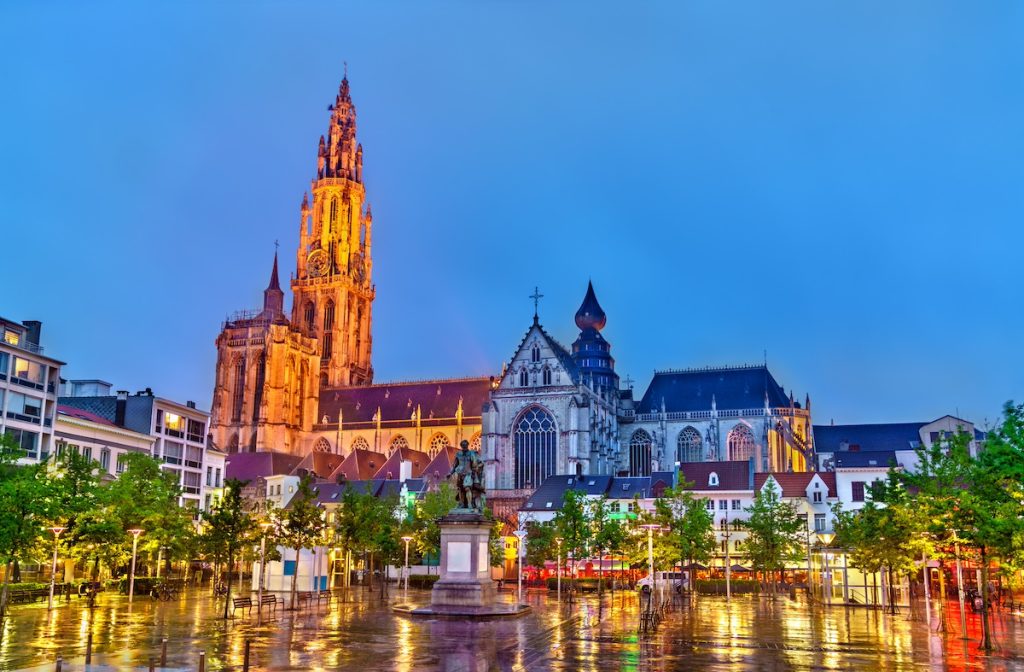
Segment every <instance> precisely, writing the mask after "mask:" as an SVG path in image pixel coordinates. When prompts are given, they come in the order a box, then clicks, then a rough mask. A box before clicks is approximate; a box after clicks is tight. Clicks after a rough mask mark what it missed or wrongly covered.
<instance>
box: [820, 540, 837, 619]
mask: <svg viewBox="0 0 1024 672" xmlns="http://www.w3.org/2000/svg"><path fill="white" fill-rule="evenodd" d="M817 536H818V541H820V542H821V545H822V547H823V551H822V555H823V556H824V557H825V579H824V580H823V581H822V582H821V583H822V587H823V588H824V589H825V590H826V591H827V592H826V597H825V604H827V605H829V606H831V605H832V575H831V574H830V573H829V568H828V547H829V544H831V543H832V540H833V539H835V538H836V535H834V534H832V533H831V532H818V534H817Z"/></svg>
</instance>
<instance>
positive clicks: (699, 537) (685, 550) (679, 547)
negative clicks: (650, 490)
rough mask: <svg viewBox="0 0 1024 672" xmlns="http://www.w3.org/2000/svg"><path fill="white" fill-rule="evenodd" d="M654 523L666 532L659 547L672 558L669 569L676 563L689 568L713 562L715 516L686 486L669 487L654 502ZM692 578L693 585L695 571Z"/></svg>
mask: <svg viewBox="0 0 1024 672" xmlns="http://www.w3.org/2000/svg"><path fill="white" fill-rule="evenodd" d="M654 522H656V523H657V524H659V525H661V526H662V528H663V530H664V532H663V534H662V535H661V536H660V537H659V543H658V547H659V549H661V553H662V554H664V555H667V556H668V557H669V558H670V560H669V563H668V566H671V565H674V564H675V563H676V562H679V564H680V566H685V565H689V564H692V563H694V562H703V563H706V562H709V561H710V560H711V555H712V553H714V551H715V530H714V526H715V521H714V514H713V513H712V512H711V511H710V510H709V509H708V508H707V507H706V506H705V505H704V500H703V499H697V498H696V497H694V496H693V493H692V492H691V491H689V490H687V489H685V487H684V485H683V484H680V486H679V487H676V488H668V489H667V490H665V492H664V494H663V495H662V496H661V497H658V498H657V499H655V500H654ZM689 575H690V585H691V586H693V585H695V584H694V581H693V570H690V572H689Z"/></svg>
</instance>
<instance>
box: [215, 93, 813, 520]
mask: <svg viewBox="0 0 1024 672" xmlns="http://www.w3.org/2000/svg"><path fill="white" fill-rule="evenodd" d="M329 109H330V113H331V115H330V122H329V126H328V131H327V134H326V135H325V136H321V138H320V142H319V146H318V150H317V163H316V172H315V178H314V179H313V181H312V185H311V189H310V193H311V194H312V203H310V201H309V197H308V195H307V196H304V197H303V199H302V205H301V208H300V220H299V249H298V251H297V253H296V257H295V272H294V275H293V276H292V279H291V291H292V305H291V311H290V314H286V312H285V307H284V306H285V301H284V298H285V297H284V291H283V290H282V289H281V285H280V279H279V273H278V258H277V254H276V253H275V255H274V260H273V266H272V269H271V273H270V279H269V282H268V285H267V288H266V289H265V290H264V292H263V307H262V309H259V310H250V311H241V312H238V313H236V314H235V315H234V316H232V317H231V318H230V319H228V320H226V321H225V322H224V324H223V327H222V330H221V333H220V334H219V336H218V337H217V340H216V346H217V370H216V381H215V388H214V394H213V405H212V419H211V433H212V440H213V443H214V445H215V446H216V447H218V448H220V449H222V450H225V451H227V452H228V453H232V454H238V453H268V452H269V453H274V454H283V455H287V456H290V457H291V458H293V461H287V460H286V461H284V462H282V464H287V465H289V467H288V468H290V469H293V470H297V469H306V470H307V471H309V472H312V473H314V474H315V475H316V476H318V477H320V478H323V479H329V480H331V481H338V480H341V479H348V480H367V479H378V480H379V479H390V478H398V477H399V474H400V473H401V474H403V475H405V476H407V477H412V478H425V479H427V481H433V482H436V481H437V480H439V479H440V478H442V477H443V476H444V475H445V474H446V473H447V470H448V468H450V464H451V459H452V455H453V453H454V447H455V446H457V445H458V443H459V442H460V441H462V440H463V439H465V440H467V441H469V442H470V445H471V447H472V448H473V449H474V450H479V451H480V452H481V456H482V457H483V460H484V463H485V469H486V484H487V488H488V498H489V501H490V502H491V505H492V506H493V507H494V509H495V511H496V513H499V514H501V513H502V512H504V513H508V514H509V515H512V514H513V512H514V511H516V510H518V507H519V505H520V504H522V502H524V501H525V499H526V498H527V497H529V495H530V494H531V493H532V492H533V490H534V489H536V488H537V487H539V486H540V484H541V483H543V481H544V479H546V478H547V477H548V476H551V475H553V474H617V475H625V476H648V475H650V474H651V473H652V472H659V471H672V470H675V469H678V468H679V465H680V464H683V463H688V462H709V461H746V462H752V464H753V467H754V469H753V470H756V471H806V470H808V469H810V468H812V467H811V465H813V450H814V448H813V446H814V440H813V435H812V432H811V417H810V398H809V397H805V400H804V402H803V403H802V404H801V403H799V402H797V401H795V400H794V397H793V394H792V393H790V394H788V395H787V394H786V393H785V392H784V390H783V388H782V386H781V385H779V383H778V382H777V381H776V380H775V378H774V377H773V376H772V374H771V373H770V372H769V370H768V367H767V366H766V365H752V366H734V367H717V368H713V367H709V368H695V369H678V370H665V371H656V372H655V373H654V375H653V378H652V379H651V381H650V383H649V384H648V386H647V388H646V390H645V391H644V393H643V396H642V397H640V398H639V399H637V398H634V394H633V388H632V386H626V387H623V386H622V384H621V383H620V380H619V377H618V375H617V374H616V372H615V360H614V358H613V357H612V347H611V344H610V343H609V341H608V340H606V338H605V336H604V335H603V334H602V332H603V330H604V329H605V327H606V325H607V323H608V318H607V315H606V314H605V312H604V310H603V309H602V307H601V305H600V303H599V302H598V299H597V295H596V293H595V291H594V288H593V286H592V285H588V286H587V288H586V292H585V294H584V297H583V300H582V303H581V305H580V307H579V310H578V311H577V312H576V314H575V326H576V328H577V329H578V335H577V336H576V339H575V340H574V341H573V342H572V345H571V346H570V347H569V348H566V347H565V346H563V345H562V344H561V343H560V342H559V341H558V340H557V339H556V338H555V337H554V336H552V335H551V333H549V332H548V331H547V330H546V329H545V328H544V327H543V326H542V325H541V323H540V320H539V316H538V314H537V310H536V303H535V304H534V315H533V321H532V323H531V324H530V325H529V327H528V328H527V330H526V332H525V335H524V336H523V337H522V339H521V341H520V342H519V345H518V347H517V348H516V349H515V352H514V354H513V355H512V357H511V358H510V359H509V360H508V361H507V362H506V363H505V365H504V366H503V367H502V372H501V375H500V376H484V377H471V378H452V379H442V380H421V381H404V382H390V383H374V381H373V366H372V363H371V353H372V344H373V339H372V331H371V327H372V309H373V301H374V299H375V297H376V293H375V287H374V284H373V257H372V246H371V241H372V232H373V217H372V215H371V212H370V206H369V204H368V203H367V200H366V189H365V186H364V184H363V174H362V173H363V171H362V166H363V148H362V146H361V145H360V144H359V142H358V140H357V136H356V109H355V105H354V104H353V102H352V98H351V94H350V90H349V82H348V79H347V77H346V78H344V79H342V82H341V86H340V89H339V91H338V95H337V97H336V99H335V102H334V104H333V105H331V106H330V108H329ZM535 301H536V297H535ZM566 321H567V322H568V320H566ZM268 464H269V462H268ZM400 464H401V465H407V466H406V467H405V468H404V469H405V470H403V469H400V468H399V465H400ZM230 472H231V470H230V469H229V475H230ZM266 475H270V474H266Z"/></svg>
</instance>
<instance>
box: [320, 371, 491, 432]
mask: <svg viewBox="0 0 1024 672" xmlns="http://www.w3.org/2000/svg"><path fill="white" fill-rule="evenodd" d="M489 390H490V379H489V378H457V379H451V380H424V381H410V382H398V383H380V384H377V385H367V386H365V387H345V388H335V389H330V388H328V389H325V390H321V391H320V407H319V410H318V411H317V419H318V420H319V421H320V423H319V424H320V425H321V426H325V425H328V426H337V423H338V414H339V412H340V413H341V422H342V428H351V427H358V426H360V425H362V426H364V427H372V426H373V425H374V424H375V423H376V419H375V417H374V416H375V415H376V414H377V409H378V408H380V411H381V418H380V420H381V422H382V423H386V424H387V425H388V426H390V427H394V426H396V424H395V423H402V424H406V425H407V424H409V423H410V422H413V423H414V422H415V421H414V414H415V413H416V409H417V408H418V409H419V412H420V422H421V424H423V425H426V426H430V425H432V424H437V425H440V424H453V420H454V418H455V414H456V411H457V410H458V407H459V402H460V400H461V403H462V413H463V418H465V419H467V420H468V419H469V418H473V419H478V418H479V417H480V410H481V409H482V408H483V405H484V404H485V403H486V402H487V399H488V391H489ZM324 417H326V418H327V420H326V422H324V421H323V419H324ZM440 420H447V422H440Z"/></svg>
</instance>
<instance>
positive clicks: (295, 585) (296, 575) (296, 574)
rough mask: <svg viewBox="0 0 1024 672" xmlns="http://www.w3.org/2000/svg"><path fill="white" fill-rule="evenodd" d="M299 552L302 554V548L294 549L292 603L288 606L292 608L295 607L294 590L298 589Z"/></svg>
mask: <svg viewBox="0 0 1024 672" xmlns="http://www.w3.org/2000/svg"><path fill="white" fill-rule="evenodd" d="M301 554H302V549H301V548H296V549H295V571H294V572H292V596H291V603H292V604H291V606H290V607H289V609H292V610H294V609H295V594H296V592H297V591H298V589H299V556H300V555H301Z"/></svg>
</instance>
